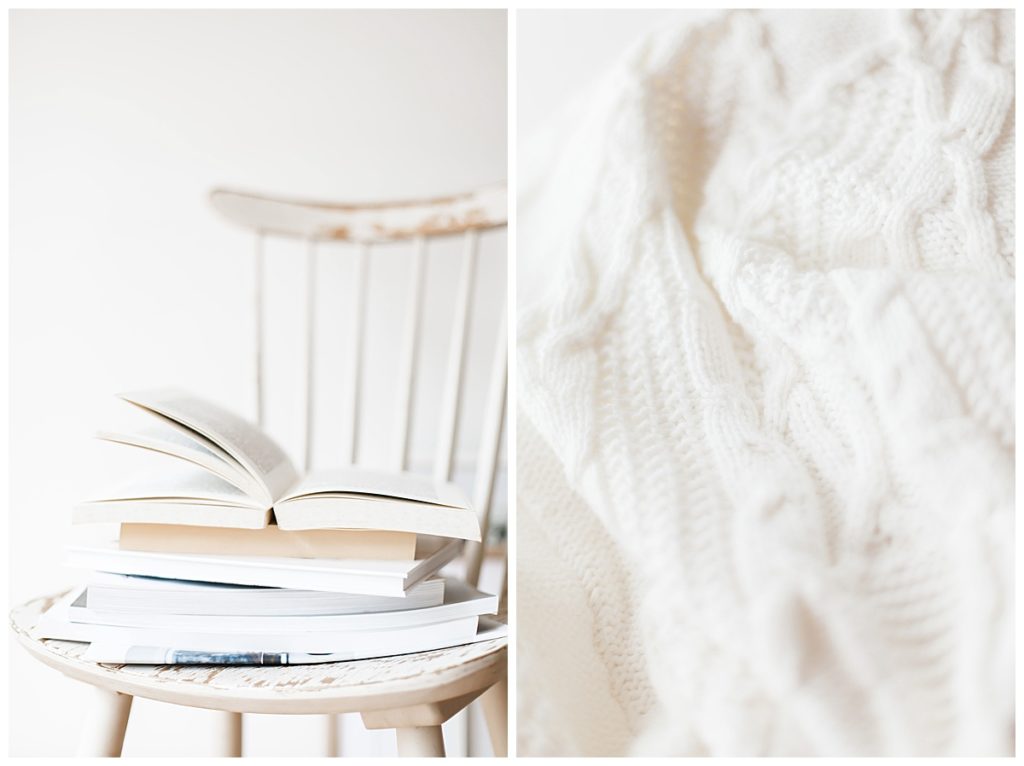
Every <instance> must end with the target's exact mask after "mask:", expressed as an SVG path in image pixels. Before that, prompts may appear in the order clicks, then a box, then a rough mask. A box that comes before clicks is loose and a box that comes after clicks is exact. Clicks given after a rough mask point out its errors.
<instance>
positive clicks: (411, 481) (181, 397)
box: [73, 389, 480, 541]
mask: <svg viewBox="0 0 1024 766" xmlns="http://www.w3.org/2000/svg"><path fill="white" fill-rule="evenodd" d="M120 396H121V398H122V399H124V400H125V401H127V402H130V403H131V404H133V405H135V406H136V407H138V408H140V409H141V410H142V411H144V412H146V413H147V414H148V415H150V416H152V417H151V419H150V420H151V422H150V425H149V427H147V428H145V429H142V430H140V431H137V432H133V433H113V432H108V431H104V432H100V433H99V434H98V436H99V437H100V438H101V439H105V440H107V441H111V442H118V443H121V444H126V445H130V446H133V447H138V448H142V449H147V450H153V451H155V452H158V453H162V454H164V455H167V456H170V457H173V458H176V461H175V462H176V464H170V463H169V464H168V467H167V470H162V471H161V472H160V473H159V474H158V475H156V476H152V477H147V478H138V479H133V480H132V481H131V483H129V484H127V485H125V486H122V487H121V488H120V489H119V490H118V491H117V492H116V493H112V494H111V495H110V496H108V497H106V498H103V499H98V500H93V501H90V502H86V503H82V504H80V505H78V506H77V507H76V508H75V509H74V516H73V519H74V521H75V523H91V522H119V523H121V524H122V525H131V524H137V525H149V524H161V525H164V524H174V525H185V526H203V527H230V528H239V529H262V528H265V527H268V526H274V525H276V527H277V528H278V529H279V530H282V531H289V530H321V529H337V530H390V531H393V532H401V533H408V534H409V535H436V536H438V537H447V538H457V539H463V540H475V541H479V540H480V526H479V522H478V520H477V517H476V514H475V513H474V512H473V510H472V509H471V508H470V506H469V502H468V500H467V499H466V496H465V494H464V493H463V492H462V490H461V489H460V488H459V487H458V486H457V485H455V484H453V483H451V482H437V481H434V480H432V479H431V478H429V477H424V476H419V475H414V474H409V473H391V472H382V471H372V470H368V469H362V468H356V467H348V468H340V469H332V470H325V471H314V472H311V473H310V474H308V475H306V476H302V475H301V474H300V473H299V472H298V471H297V470H296V469H295V467H294V466H293V465H292V463H291V461H290V460H289V459H288V456H287V455H286V454H285V452H284V450H282V449H281V447H279V446H278V445H277V444H276V443H275V442H274V440H273V439H271V438H270V437H269V436H267V435H266V434H265V433H263V432H262V431H260V430H259V429H258V428H256V427H255V426H254V425H252V424H251V423H249V422H247V421H246V420H244V419H243V418H240V417H239V416H237V415H235V414H233V413H231V412H229V411H227V410H225V409H223V408H221V407H219V406H217V405H215V404H212V403H210V402H207V401H204V400H202V399H200V398H198V397H195V396H192V395H189V394H187V393H184V392H181V391H176V390H170V389H161V390H155V391H144V392H136V393H130V394H121V395H120Z"/></svg>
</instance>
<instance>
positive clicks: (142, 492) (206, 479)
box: [90, 462, 268, 509]
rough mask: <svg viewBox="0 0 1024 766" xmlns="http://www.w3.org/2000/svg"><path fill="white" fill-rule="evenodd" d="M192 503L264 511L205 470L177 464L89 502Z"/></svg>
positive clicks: (131, 480)
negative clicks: (181, 501) (156, 501)
mask: <svg viewBox="0 0 1024 766" xmlns="http://www.w3.org/2000/svg"><path fill="white" fill-rule="evenodd" d="M172 499H174V500H195V501H200V502H203V501H205V502H212V503H217V504H220V505H236V506H239V507H244V508H261V509H266V508H267V507H268V506H267V505H266V504H265V503H262V502H261V501H260V500H258V499H255V498H253V497H251V496H249V495H248V494H246V493H245V492H243V491H242V490H240V489H239V488H238V487H235V486H232V485H231V484H229V483H228V482H226V481H224V480H223V479H221V478H218V477H216V476H214V475H213V474H211V473H210V472H208V471H205V470H203V469H201V468H197V467H195V466H192V465H189V464H188V463H185V462H181V463H178V464H168V465H166V466H161V467H160V470H159V471H153V472H152V473H151V474H135V475H133V476H131V477H130V478H128V479H125V480H124V481H123V482H122V483H121V484H120V485H119V486H116V487H114V488H112V489H111V490H110V491H109V492H107V493H105V495H104V496H103V497H100V498H95V499H94V500H92V501H90V502H111V501H125V500H129V501H130V500H172Z"/></svg>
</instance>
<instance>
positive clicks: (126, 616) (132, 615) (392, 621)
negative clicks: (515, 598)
mask: <svg viewBox="0 0 1024 766" xmlns="http://www.w3.org/2000/svg"><path fill="white" fill-rule="evenodd" d="M91 589H92V586H86V589H85V590H83V591H82V593H81V595H80V596H78V598H76V599H75V600H74V601H73V602H72V603H71V604H70V606H69V607H68V619H69V620H70V621H71V622H80V623H86V624H92V625H110V626H118V627H125V628H144V629H147V630H164V631H169V632H195V633H204V632H205V633H209V632H218V633H264V632H274V633H301V632H307V631H310V632H321V631H346V630H377V629H391V628H404V627H412V626H416V625H427V624H430V623H437V622H444V621H447V620H455V619H460V618H463V617H478V616H481V615H485V614H494V613H495V612H497V610H498V597H497V596H493V595H490V594H487V593H481V592H480V591H478V590H476V589H475V588H473V587H471V586H470V585H468V584H467V583H464V582H462V581H461V580H454V579H449V580H447V582H446V584H445V589H444V590H445V595H444V602H443V603H442V604H438V605H437V606H428V607H420V608H411V609H404V610H401V611H386V612H378V613H372V614H340V615H311V616H274V615H227V616H223V615H193V614H153V613H150V614H139V613H137V612H120V611H111V610H102V609H96V608H93V607H90V606H88V603H89V601H90V591H91Z"/></svg>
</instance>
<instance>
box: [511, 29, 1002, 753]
mask: <svg viewBox="0 0 1024 766" xmlns="http://www.w3.org/2000/svg"><path fill="white" fill-rule="evenodd" d="M1013 35H1014V19H1013V12H1012V11H996V12H988V11H934V12H913V13H903V12H892V13H889V12H875V11H865V12H847V11H836V12H831V11H830V12H807V11H799V12H763V13H757V12H732V13H725V14H721V15H719V16H716V17H714V18H711V19H706V20H702V21H700V23H698V24H694V25H691V26H688V27H686V28H683V29H680V30H670V31H668V32H666V33H662V34H657V35H655V36H653V37H651V38H649V39H646V40H644V41H643V42H642V43H641V44H639V45H637V46H636V47H635V48H633V49H632V50H631V51H630V52H629V53H628V55H627V56H626V57H624V58H623V59H622V60H621V61H620V62H619V63H618V64H617V65H616V66H615V67H614V68H613V69H612V71H610V72H609V73H608V74H607V75H606V76H605V77H603V78H602V79H601V80H600V81H599V82H598V83H597V84H596V85H595V86H594V87H593V88H591V90H590V91H589V92H588V93H587V94H586V95H585V96H584V97H583V98H582V99H581V100H580V101H579V102H577V103H576V104H575V105H574V107H573V110H572V113H571V114H567V115H565V116H564V118H563V119H562V120H561V121H560V122H559V123H557V125H558V127H557V130H556V131H555V132H552V133H549V134H548V135H546V136H544V137H543V138H542V139H541V140H539V142H538V143H537V144H535V145H534V151H533V153H532V154H531V152H530V150H529V149H528V148H524V151H523V152H521V156H522V157H523V158H524V165H523V167H522V169H521V172H520V176H521V178H522V179H523V189H524V190H525V193H524V194H523V196H522V197H521V199H520V202H519V214H518V215H519V221H520V235H519V253H520V257H521V258H527V257H529V258H534V259H536V262H538V263H546V264H550V266H549V269H550V270H549V275H548V279H547V280H546V282H547V285H548V289H547V290H546V291H545V292H544V294H543V295H542V296H541V297H539V298H538V299H537V300H536V301H535V302H534V304H533V305H532V306H531V307H530V308H529V309H528V310H527V311H525V312H524V313H523V315H522V317H521V323H520V327H519V335H518V341H519V348H518V375H519V380H518V403H519V421H518V422H519V426H518V439H519V441H518V448H517V461H518V463H517V464H518V468H517V471H518V487H517V493H518V504H517V509H518V511H517V512H518V525H517V528H518V534H519V543H518V551H519V555H520V559H519V566H518V583H519V584H518V599H517V601H518V605H519V606H518V620H519V623H518V624H519V628H518V651H519V660H518V671H519V672H518V684H519V694H518V703H519V712H518V730H519V735H520V742H519V752H520V754H522V755H540V754H552V755H554V754H616V753H627V752H629V753H634V754H666V755H667V754H674V755H688V754H689V755H697V754H713V755H1009V754H1011V753H1012V752H1013V723H1014V713H1013V703H1014V694H1013V677H1014V674H1013V646H1014V640H1013V588H1012V578H1013V540H1014V534H1013V490H1014V478H1013V476H1014V474H1013V470H1014V449H1015V441H1014V419H1015V416H1014V276H1013V273H1014V271H1013V269H1014V243H1013V232H1014V38H1013Z"/></svg>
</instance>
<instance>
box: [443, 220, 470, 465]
mask: <svg viewBox="0 0 1024 766" xmlns="http://www.w3.org/2000/svg"><path fill="white" fill-rule="evenodd" d="M478 240H479V235H478V232H477V231H476V230H475V229H469V230H467V231H466V234H465V250H464V252H463V255H462V274H461V276H460V278H459V287H458V290H459V292H458V296H457V298H456V304H455V318H454V324H453V328H452V336H451V344H450V346H449V356H448V370H447V372H446V374H445V382H444V391H443V392H442V400H441V420H440V425H439V429H438V442H437V454H436V456H435V458H434V477H435V478H436V479H438V480H440V481H450V480H451V478H452V459H453V457H454V455H455V440H456V435H457V432H458V427H459V398H460V397H459V394H460V393H461V390H462V378H463V371H464V367H465V364H464V361H465V355H466V354H465V352H466V339H467V336H468V333H467V332H466V329H467V323H468V320H469V314H470V307H471V305H472V301H473V277H474V273H475V269H476V252H477V243H478Z"/></svg>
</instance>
